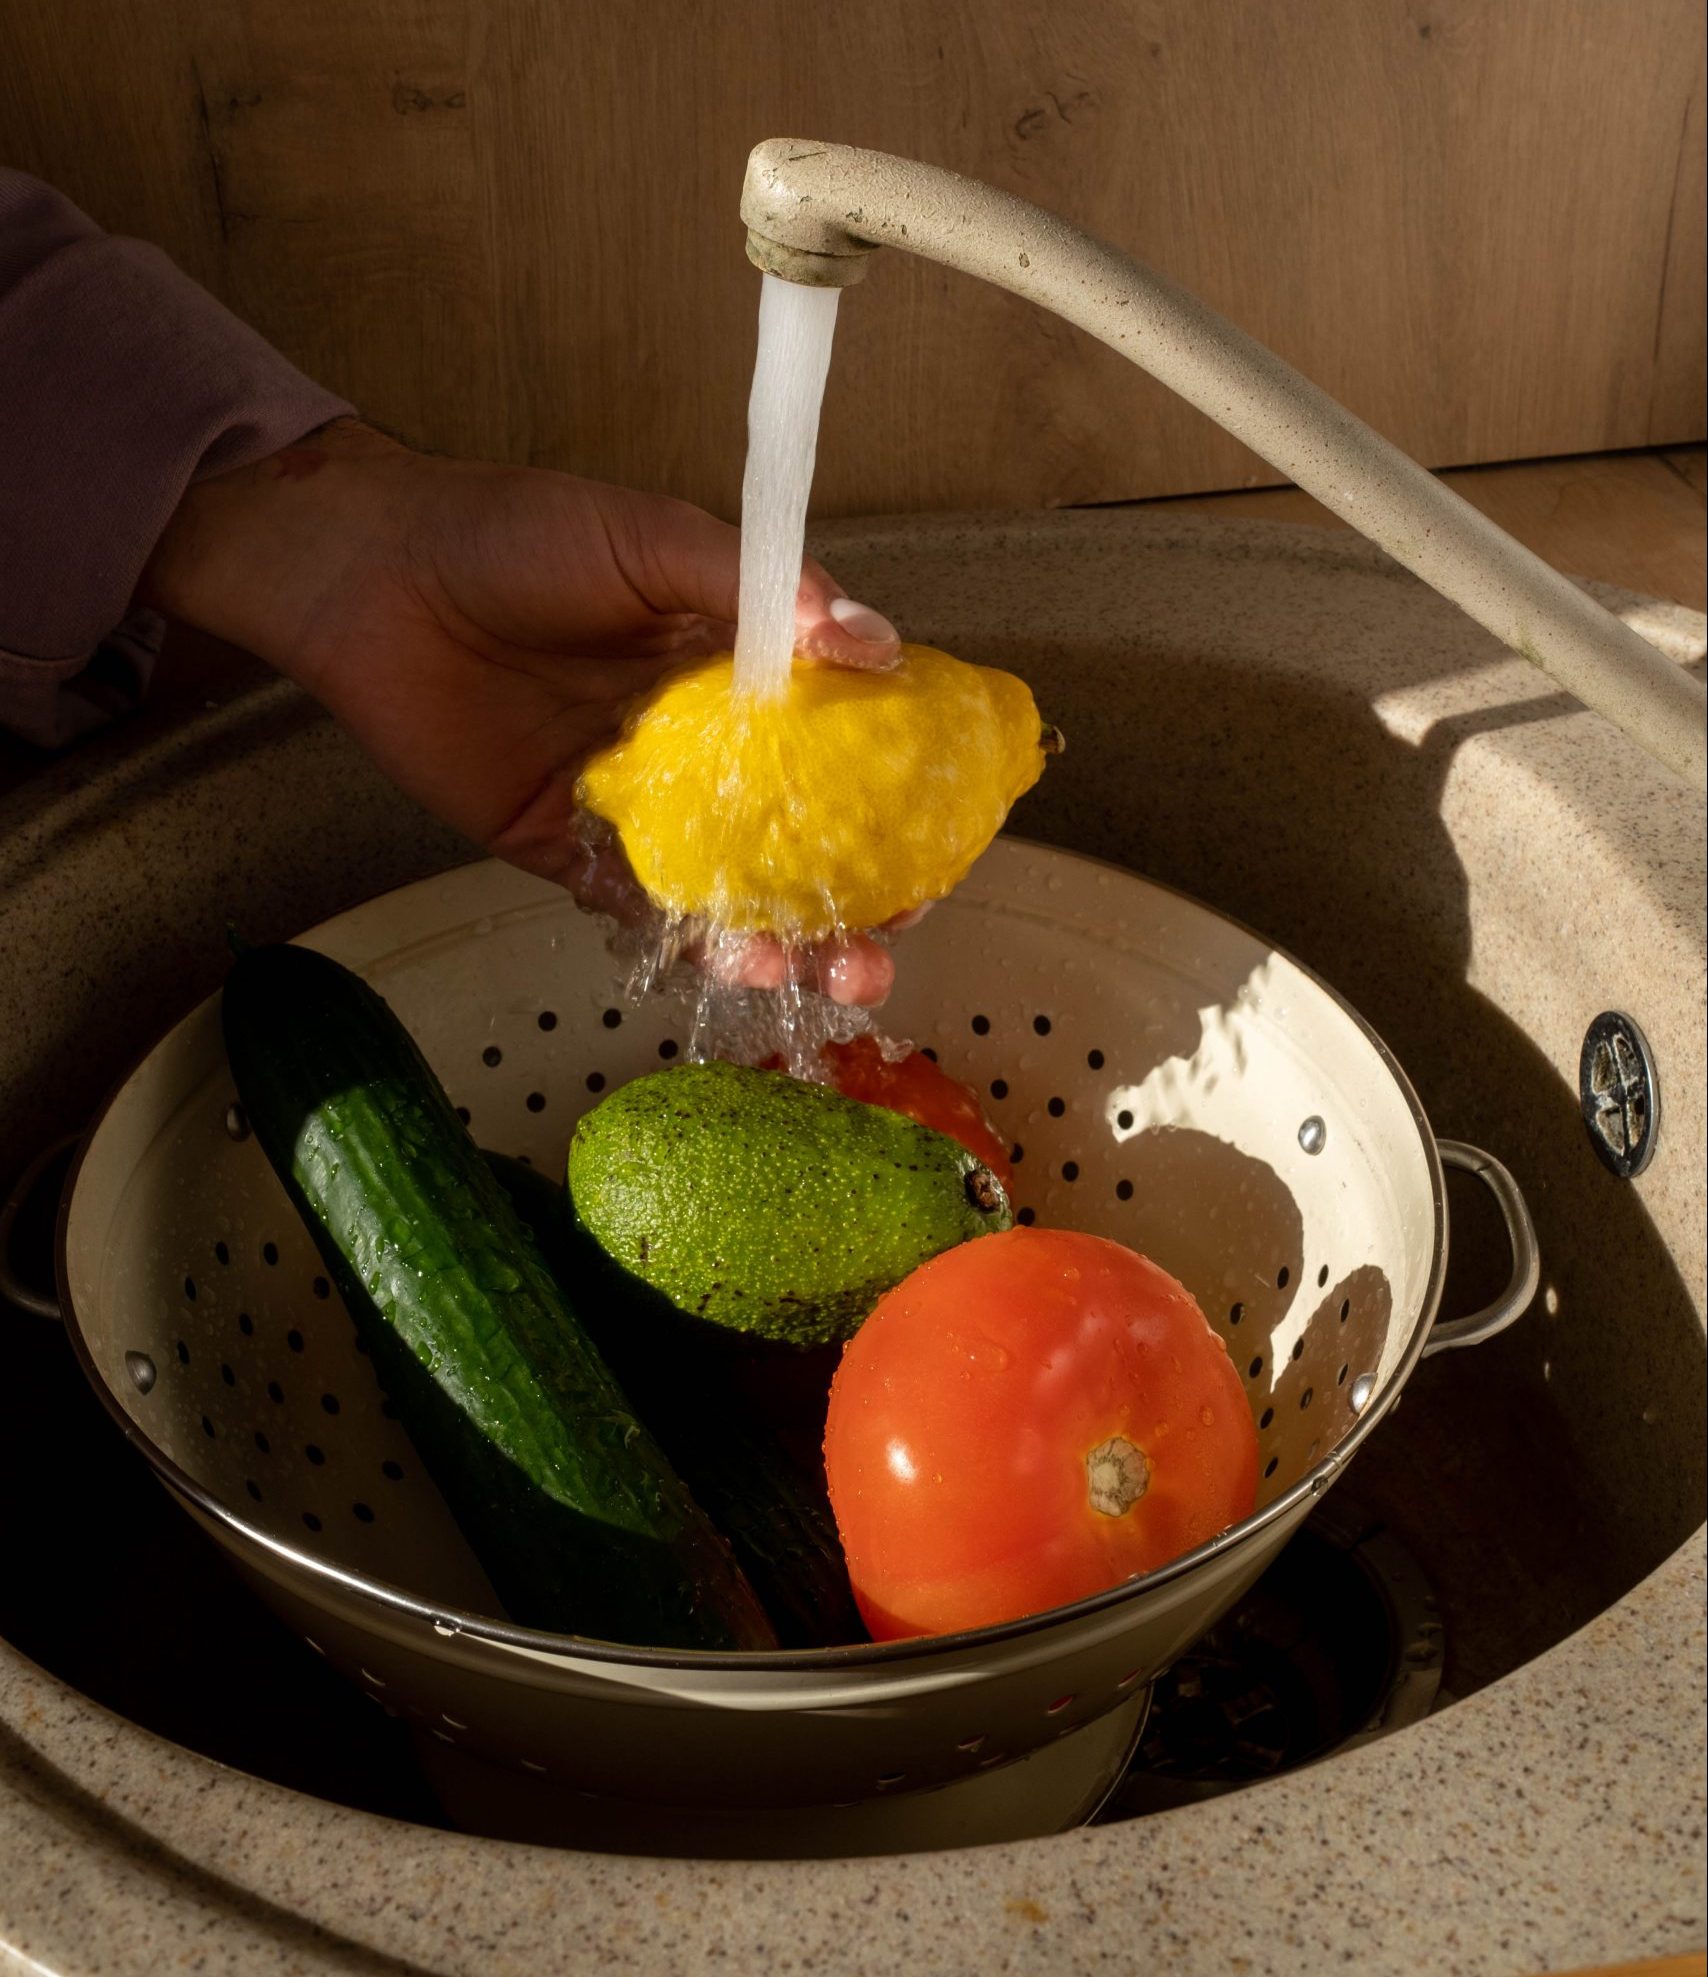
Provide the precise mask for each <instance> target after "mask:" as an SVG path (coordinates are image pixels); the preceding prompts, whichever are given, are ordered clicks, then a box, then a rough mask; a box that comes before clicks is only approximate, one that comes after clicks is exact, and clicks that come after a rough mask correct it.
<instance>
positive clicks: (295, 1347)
mask: <svg viewBox="0 0 1708 1977" xmlns="http://www.w3.org/2000/svg"><path fill="white" fill-rule="evenodd" d="M285 1344H286V1345H288V1346H289V1347H290V1349H291V1350H292V1352H301V1351H302V1349H303V1336H302V1333H301V1332H299V1331H298V1330H297V1329H296V1327H295V1326H294V1325H293V1326H292V1327H291V1329H290V1330H289V1331H288V1332H287V1333H286V1334H285Z"/></svg>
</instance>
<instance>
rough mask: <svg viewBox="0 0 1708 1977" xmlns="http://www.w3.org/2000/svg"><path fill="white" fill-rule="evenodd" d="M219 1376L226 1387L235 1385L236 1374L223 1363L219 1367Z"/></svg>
mask: <svg viewBox="0 0 1708 1977" xmlns="http://www.w3.org/2000/svg"><path fill="white" fill-rule="evenodd" d="M219 1377H220V1378H221V1379H222V1380H223V1381H224V1382H225V1384H226V1385H227V1386H228V1387H234V1386H236V1385H237V1375H236V1374H235V1373H234V1372H233V1371H232V1370H231V1368H230V1367H229V1366H226V1365H223V1364H222V1365H221V1367H220V1369H219Z"/></svg>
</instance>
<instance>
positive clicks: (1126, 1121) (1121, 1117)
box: [1115, 1112, 1133, 1133]
mask: <svg viewBox="0 0 1708 1977" xmlns="http://www.w3.org/2000/svg"><path fill="white" fill-rule="evenodd" d="M1115 1125H1116V1129H1117V1130H1118V1131H1120V1132H1123V1133H1130V1132H1131V1131H1132V1130H1133V1115H1132V1113H1130V1112H1117V1113H1116V1114H1115Z"/></svg>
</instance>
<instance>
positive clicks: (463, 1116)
mask: <svg viewBox="0 0 1708 1977" xmlns="http://www.w3.org/2000/svg"><path fill="white" fill-rule="evenodd" d="M471 1116H472V1115H471V1114H470V1112H469V1109H468V1107H467V1106H466V1105H459V1106H458V1107H457V1117H458V1118H459V1119H460V1120H461V1121H462V1122H463V1124H464V1125H465V1126H466V1125H467V1124H468V1122H469V1119H470V1117H471Z"/></svg>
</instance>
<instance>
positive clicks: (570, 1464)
mask: <svg viewBox="0 0 1708 1977" xmlns="http://www.w3.org/2000/svg"><path fill="white" fill-rule="evenodd" d="M222 1015H223V1022H224V1029H225V1044H226V1053H227V1055H228V1057H229V1058H230V1061H231V1070H232V1075H233V1077H234V1078H235V1079H236V1082H237V1093H238V1097H239V1099H240V1101H241V1102H242V1105H243V1108H244V1110H245V1111H246V1113H247V1114H248V1116H249V1120H250V1123H251V1125H252V1126H253V1127H254V1130H255V1136H256V1138H257V1139H258V1140H259V1141H260V1143H261V1146H262V1148H263V1149H264V1150H265V1152H266V1154H267V1157H268V1159H269V1160H270V1161H271V1162H272V1164H273V1167H274V1170H275V1171H276V1172H277V1174H278V1176H279V1178H280V1180H281V1181H283V1182H284V1185H285V1189H286V1191H287V1193H288V1194H289V1195H290V1197H291V1199H292V1200H293V1202H295V1204H296V1206H297V1208H298V1210H299V1212H300V1213H301V1214H302V1216H303V1219H304V1221H305V1222H306V1224H307V1225H308V1228H309V1230H310V1232H311V1233H312V1234H313V1236H314V1239H315V1242H316V1244H317V1245H318V1246H319V1249H320V1252H321V1254H322V1255H323V1256H324V1257H325V1259H326V1263H327V1268H328V1270H329V1271H330V1273H331V1274H332V1275H333V1277H334V1278H335V1279H336V1281H337V1283H338V1286H339V1289H340V1290H341V1291H342V1293H343V1295H344V1299H345V1302H346V1303H347V1304H348V1306H349V1309H350V1312H351V1315H352V1317H353V1318H354V1320H355V1323H356V1327H357V1330H358V1332H359V1334H360V1336H361V1337H362V1339H363V1341H364V1342H365V1343H366V1344H367V1346H368V1350H369V1352H370V1354H371V1356H372V1358H373V1361H374V1364H375V1367H376V1370H377V1371H378V1373H379V1375H380V1379H381V1383H382V1384H383V1385H384V1387H385V1389H386V1392H387V1393H388V1395H389V1396H390V1398H391V1401H392V1403H393V1406H394V1407H395V1409H396V1411H397V1414H398V1418H399V1420H400V1421H401V1422H402V1424H403V1426H404V1428H405V1429H406V1430H407V1431H408V1433H409V1435H410V1436H411V1438H412V1440H413V1441H414V1443H415V1445H416V1448H417V1450H418V1451H419V1453H420V1455H421V1459H422V1461H423V1463H424V1464H425V1466H426V1468H427V1470H428V1472H429V1473H430V1474H431V1475H432V1477H433V1479H434V1481H435V1482H436V1483H437V1484H438V1486H439V1488H440V1490H441V1492H442V1493H443V1495H444V1497H445V1500H446V1502H447V1503H448V1504H449V1506H450V1508H451V1511H452V1514H453V1515H454V1516H455V1517H456V1518H457V1520H458V1522H459V1524H460V1525H461V1526H462V1528H463V1531H464V1533H465V1535H466V1536H467V1538H468V1540H469V1543H470V1546H471V1547H472V1549H473V1550H474V1552H475V1555H476V1556H477V1557H478V1558H479V1560H480V1562H481V1564H482V1565H483V1566H484V1567H485V1569H486V1572H487V1576H488V1577H489V1578H490V1579H491V1581H492V1584H493V1588H494V1590H495V1591H496V1592H497V1594H498V1596H499V1598H500V1600H502V1601H503V1603H504V1605H505V1608H506V1609H507V1611H508V1612H509V1613H510V1615H511V1617H512V1618H513V1619H515V1620H516V1621H518V1622H520V1623H522V1624H524V1625H527V1626H535V1627H543V1628H549V1629H552V1630H554V1631H558V1632H563V1633H575V1634H580V1635H584V1636H590V1637H593V1638H597V1639H600V1640H607V1641H623V1642H629V1643H632V1644H636V1645H646V1646H668V1647H689V1648H765V1647H773V1646H775V1645H776V1636H775V1633H774V1631H773V1630H772V1628H771V1626H770V1624H769V1622H768V1621H767V1620H766V1618H765V1615H764V1612H763V1610H762V1608H761V1607H760V1605H759V1602H758V1600H757V1598H756V1597H755V1595H754V1592H753V1589H752V1587H751V1586H750V1585H749V1583H748V1581H747V1578H746V1575H745V1574H744V1573H743V1572H742V1570H741V1568H740V1567H739V1566H738V1565H737V1564H736V1562H735V1560H734V1558H733V1557H732V1556H731V1554H730V1551H729V1548H728V1546H727V1545H726V1544H725V1542H724V1540H723V1539H722V1538H721V1536H720V1535H719V1534H718V1532H717V1531H716V1529H715V1528H714V1527H713V1525H712V1524H711V1522H710V1521H709V1519H708V1518H707V1517H706V1515H705V1513H704V1512H703V1511H702V1510H701V1509H700V1508H699V1506H698V1505H697V1504H696V1503H695V1502H694V1500H693V1498H692V1497H691V1496H690V1494H689V1492H688V1490H687V1489H686V1487H685V1486H684V1484H683V1483H682V1481H681V1479H680V1478H679V1477H678V1476H677V1474H676V1472H675V1471H674V1470H673V1469H672V1468H671V1466H670V1464H669V1462H668V1461H667V1460H666V1459H665V1457H664V1455H663V1453H662V1451H661V1450H660V1449H659V1447H658V1445H657V1443H656V1442H655V1441H654V1440H653V1439H652V1437H651V1436H650V1435H649V1434H648V1433H647V1431H646V1430H645V1429H644V1428H643V1427H642V1426H641V1424H640V1422H639V1420H638V1419H637V1418H636V1416H635V1413H634V1411H633V1409H632V1408H631V1407H630V1406H629V1403H628V1401H627V1400H626V1399H625V1397H624V1395H623V1392H622V1389H621V1387H620V1386H619V1384H618V1382H617V1380H616V1379H615V1377H614V1376H613V1375H612V1373H611V1371H610V1369H609V1368H608V1367H607V1366H606V1365H605V1363H604V1361H603V1360H602V1359H601V1358H600V1357H599V1354H598V1353H597V1351H596V1350H595V1349H594V1347H593V1345H592V1344H591V1342H590V1341H589V1340H588V1338H587V1335H586V1333H585V1332H584V1331H583V1329H582V1327H581V1324H580V1322H579V1320H578V1319H577V1317H576V1315H575V1312H574V1311H573V1309H572V1308H571V1307H570V1305H569V1304H568V1302H567V1300H566V1299H565V1297H564V1294H563V1292H562V1291H561V1290H560V1288H559V1287H558V1284H557V1282H556V1280H555V1278H554V1277H553V1275H552V1272H551V1270H550V1269H549V1268H548V1266H547V1265H546V1263H545V1261H544V1259H543V1258H542V1257H541V1256H540V1253H539V1250H538V1248H537V1247H536V1245H535V1243H534V1241H533V1238H532V1237H531V1236H529V1235H528V1234H527V1232H526V1231H525V1230H524V1229H523V1227H522V1225H521V1223H520V1222H519V1220H518V1218H517V1215H516V1211H515V1210H514V1209H513V1208H512V1207H511V1205H510V1200H509V1197H508V1196H507V1195H506V1194H505V1192H504V1189H503V1188H502V1187H501V1186H500V1184H499V1182H498V1181H497V1179H496V1178H495V1177H494V1176H493V1174H492V1173H491V1171H490V1169H489V1168H488V1167H487V1165H486V1162H485V1161H484V1160H483V1159H482V1158H481V1155H480V1152H479V1149H478V1148H477V1147H476V1146H475V1144H474V1142H473V1140H472V1139H470V1137H469V1135H468V1133H467V1131H466V1130H465V1129H464V1127H463V1125H462V1123H461V1121H460V1120H459V1119H458V1118H457V1116H456V1113H455V1112H454V1111H453V1110H452V1107H451V1103H450V1101H449V1099H448V1098H446V1096H445V1093H444V1091H443V1090H442V1089H441V1087H440V1085H439V1083H438V1080H437V1079H436V1078H435V1077H434V1075H433V1073H432V1071H431V1069H430V1068H429V1067H428V1065H427V1062H426V1060H425V1059H424V1058H423V1057H422V1055H421V1053H420V1051H419V1050H418V1049H417V1048H416V1046H415V1043H414V1040H413V1039H412V1038H411V1037H410V1035H409V1033H408V1032H407V1031H406V1030H405V1029H404V1028H403V1026H402V1024H401V1023H399V1022H398V1020H397V1018H396V1017H395V1016H394V1015H393V1014H392V1012H391V1011H390V1009H388V1008H387V1007H386V1005H385V1003H384V1002H383V1001H382V1000H381V998H380V997H379V996H378V995H376V994H375V993H374V991H373V990H372V989H371V988H369V987H368V985H367V984H366V983H365V982H364V981H362V980H361V979H360V978H359V977H358V976H356V975H353V974H352V973H351V972H350V971H349V970H348V969H346V968H343V967H340V966H339V965H338V963H337V962H335V961H332V960H330V959H329V958H328V957H327V956H325V955H323V954H318V953H316V952H315V951H314V950H313V949H310V948H303V947H289V946H280V947H263V948H254V949H251V950H249V951H248V952H246V953H243V954H240V956H239V958H238V960H237V963H236V966H235V967H234V968H233V969H232V971H231V974H230V976H229V977H228V978H227V981H226V986H225V994H224V998H223V1010H222Z"/></svg>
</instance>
